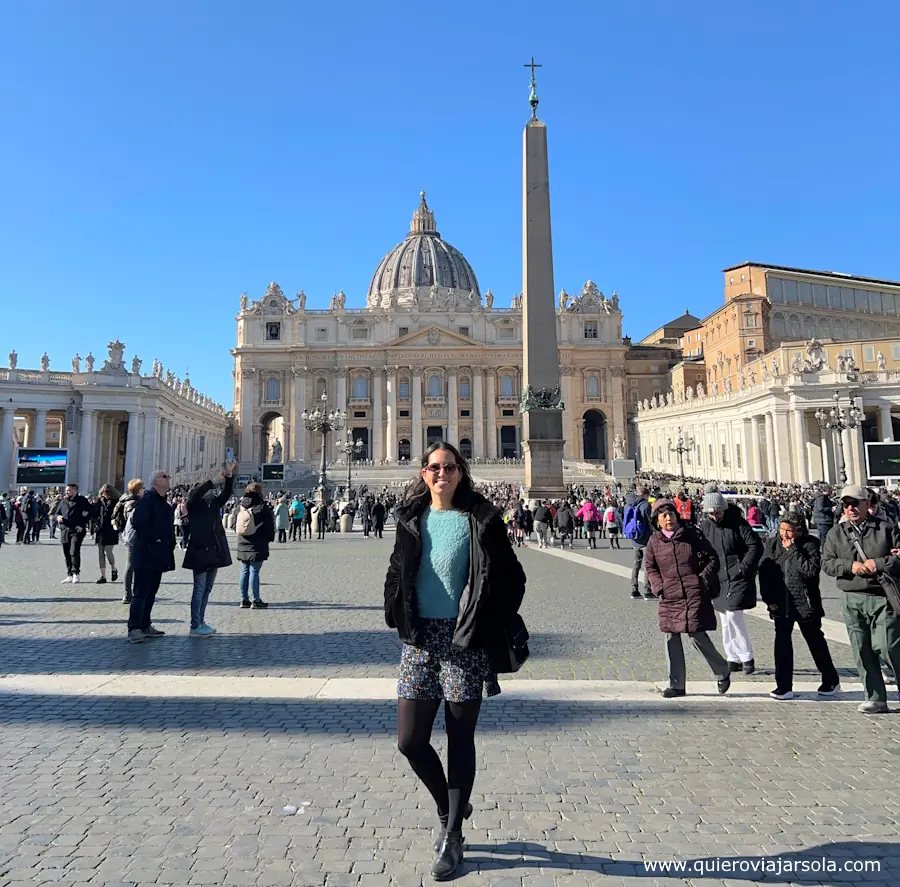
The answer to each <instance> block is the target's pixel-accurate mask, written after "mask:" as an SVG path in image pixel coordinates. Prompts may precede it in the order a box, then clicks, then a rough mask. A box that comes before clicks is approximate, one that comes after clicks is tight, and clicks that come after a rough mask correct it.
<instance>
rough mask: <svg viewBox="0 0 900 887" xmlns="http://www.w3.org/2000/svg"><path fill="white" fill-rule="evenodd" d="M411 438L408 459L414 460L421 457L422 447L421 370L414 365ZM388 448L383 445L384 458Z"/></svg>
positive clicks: (411, 395)
mask: <svg viewBox="0 0 900 887" xmlns="http://www.w3.org/2000/svg"><path fill="white" fill-rule="evenodd" d="M410 397H411V398H412V439H411V440H410V442H409V443H410V459H412V461H414V462H415V461H416V460H418V459H420V458H421V456H422V453H423V452H424V449H423V447H422V370H421V369H419V368H418V367H414V368H413V371H412V392H411V394H410ZM388 452H389V450H388V448H387V447H385V458H387V453H388Z"/></svg>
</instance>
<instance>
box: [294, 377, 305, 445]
mask: <svg viewBox="0 0 900 887" xmlns="http://www.w3.org/2000/svg"><path fill="white" fill-rule="evenodd" d="M291 376H292V381H291V385H292V386H293V387H292V390H291V399H292V407H291V422H292V423H293V426H294V436H293V441H294V449H293V456H292V459H293V460H294V461H295V462H305V461H306V426H305V425H304V424H303V420H302V419H301V418H300V416H302V415H303V411H304V410H305V409H306V370H305V369H304V368H303V367H294V369H293V371H292V373H291Z"/></svg>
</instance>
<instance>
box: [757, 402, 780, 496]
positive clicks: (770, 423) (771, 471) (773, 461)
mask: <svg viewBox="0 0 900 887" xmlns="http://www.w3.org/2000/svg"><path fill="white" fill-rule="evenodd" d="M764 420H765V423H766V468H767V469H768V475H769V476H768V477H765V478H761V480H767V481H775V480H776V476H777V474H778V470H777V458H776V455H775V419H774V417H773V416H772V414H771V413H766V414H765V417H764Z"/></svg>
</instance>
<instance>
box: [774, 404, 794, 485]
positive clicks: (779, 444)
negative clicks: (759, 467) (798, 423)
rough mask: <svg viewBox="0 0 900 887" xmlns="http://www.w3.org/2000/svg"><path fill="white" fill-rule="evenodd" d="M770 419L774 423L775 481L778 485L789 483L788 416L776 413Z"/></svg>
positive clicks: (789, 439)
mask: <svg viewBox="0 0 900 887" xmlns="http://www.w3.org/2000/svg"><path fill="white" fill-rule="evenodd" d="M772 418H773V420H774V422H775V472H776V477H775V480H776V481H777V482H778V483H780V484H784V483H789V482H790V480H791V474H792V460H791V443H790V441H791V435H790V423H789V421H788V414H787V413H779V412H777V411H776V412H775V413H774V414H773V417H772Z"/></svg>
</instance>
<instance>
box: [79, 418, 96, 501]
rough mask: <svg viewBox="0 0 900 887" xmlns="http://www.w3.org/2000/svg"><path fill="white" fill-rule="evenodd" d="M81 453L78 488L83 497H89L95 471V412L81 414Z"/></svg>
mask: <svg viewBox="0 0 900 887" xmlns="http://www.w3.org/2000/svg"><path fill="white" fill-rule="evenodd" d="M79 437H80V440H81V446H80V450H81V451H80V453H79V464H78V486H79V491H80V492H81V493H82V495H87V493H88V492H89V491H90V489H91V484H92V483H93V480H94V477H93V470H94V411H93V410H83V411H82V413H81V432H80V435H79Z"/></svg>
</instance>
